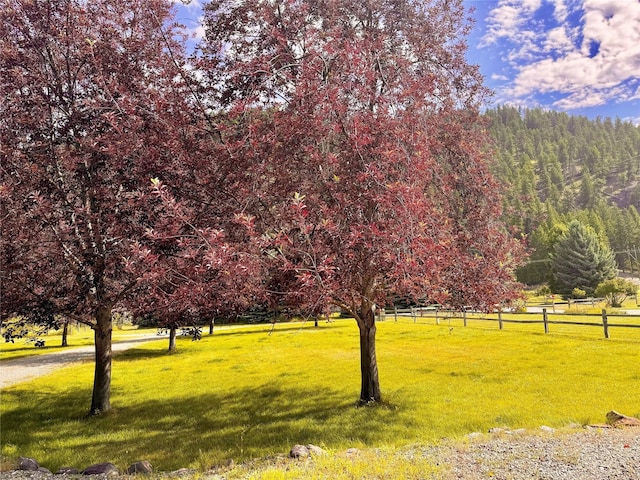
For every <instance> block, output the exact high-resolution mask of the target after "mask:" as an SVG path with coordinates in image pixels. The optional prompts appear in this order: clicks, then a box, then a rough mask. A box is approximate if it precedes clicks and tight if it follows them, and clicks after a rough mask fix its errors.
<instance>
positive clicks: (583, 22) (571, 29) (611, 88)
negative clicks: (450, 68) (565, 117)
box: [464, 0, 640, 125]
mask: <svg viewBox="0 0 640 480" xmlns="http://www.w3.org/2000/svg"><path fill="white" fill-rule="evenodd" d="M464 3H465V5H466V6H467V7H473V8H474V9H475V12H474V14H473V16H474V17H475V19H476V25H475V28H474V31H473V33H472V35H471V36H470V38H469V53H468V58H469V60H470V61H471V63H475V64H478V65H479V66H480V70H481V72H482V73H483V74H484V76H485V84H486V85H487V86H489V87H490V88H491V89H493V90H494V92H495V97H494V99H493V103H494V105H498V104H512V105H522V106H526V107H542V108H545V109H549V110H558V111H565V112H567V113H570V114H576V115H585V116H588V117H590V118H595V117H597V116H601V117H613V118H615V117H619V118H621V119H623V120H628V121H632V122H634V123H635V124H637V125H638V124H640V0H464Z"/></svg>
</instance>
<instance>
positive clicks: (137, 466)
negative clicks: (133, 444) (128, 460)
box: [127, 460, 153, 475]
mask: <svg viewBox="0 0 640 480" xmlns="http://www.w3.org/2000/svg"><path fill="white" fill-rule="evenodd" d="M127 473H128V474H129V475H135V474H136V473H144V474H148V473H153V466H152V465H151V462H149V461H147V460H140V461H139V462H135V463H132V464H131V465H129V468H127Z"/></svg>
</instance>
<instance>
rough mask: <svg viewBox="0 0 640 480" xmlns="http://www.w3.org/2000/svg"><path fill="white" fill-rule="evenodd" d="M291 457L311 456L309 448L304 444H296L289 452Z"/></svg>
mask: <svg viewBox="0 0 640 480" xmlns="http://www.w3.org/2000/svg"><path fill="white" fill-rule="evenodd" d="M289 456H290V457H291V458H306V457H308V456H309V449H308V448H307V447H305V446H304V445H294V446H293V447H291V451H290V452H289Z"/></svg>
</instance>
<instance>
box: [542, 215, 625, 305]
mask: <svg viewBox="0 0 640 480" xmlns="http://www.w3.org/2000/svg"><path fill="white" fill-rule="evenodd" d="M551 260H552V271H553V285H552V288H553V290H554V291H555V292H557V293H561V294H570V293H571V291H572V290H573V289H574V288H579V289H580V290H584V291H585V292H587V294H593V292H594V290H595V288H596V287H597V286H598V284H599V283H601V282H603V281H605V280H609V279H611V278H614V277H615V276H616V271H617V266H616V262H615V258H614V256H613V252H612V251H611V249H610V248H609V247H608V246H606V245H604V244H603V243H602V242H601V241H600V240H599V239H598V235H597V234H596V233H595V231H594V230H593V229H592V228H591V227H589V226H585V225H584V224H582V223H581V222H579V221H577V220H574V221H572V222H571V223H570V224H569V226H568V230H567V233H566V234H565V236H563V237H562V238H561V239H560V240H559V241H558V243H557V244H556V246H555V249H554V252H553V254H552V255H551Z"/></svg>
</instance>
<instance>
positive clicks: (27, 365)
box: [0, 334, 162, 388]
mask: <svg viewBox="0 0 640 480" xmlns="http://www.w3.org/2000/svg"><path fill="white" fill-rule="evenodd" d="M161 338H162V337H158V335H155V334H142V335H131V338H128V339H126V340H120V341H117V342H114V343H113V345H112V347H111V348H112V350H113V351H114V352H121V351H124V350H127V349H129V348H133V347H135V346H136V345H138V344H140V343H141V342H148V341H150V340H159V339H161ZM94 354H95V349H94V347H93V345H89V346H86V347H71V348H69V349H65V350H57V351H55V352H52V353H42V354H39V355H30V356H27V357H23V358H16V359H15V360H6V361H3V362H0V388H5V387H10V386H12V385H16V384H18V383H21V382H26V381H27V380H33V379H34V378H38V377H41V376H43V375H46V374H48V373H51V372H53V371H55V370H56V369H58V368H61V367H63V366H66V365H69V364H71V363H76V362H83V361H87V360H92V359H93V357H94Z"/></svg>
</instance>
